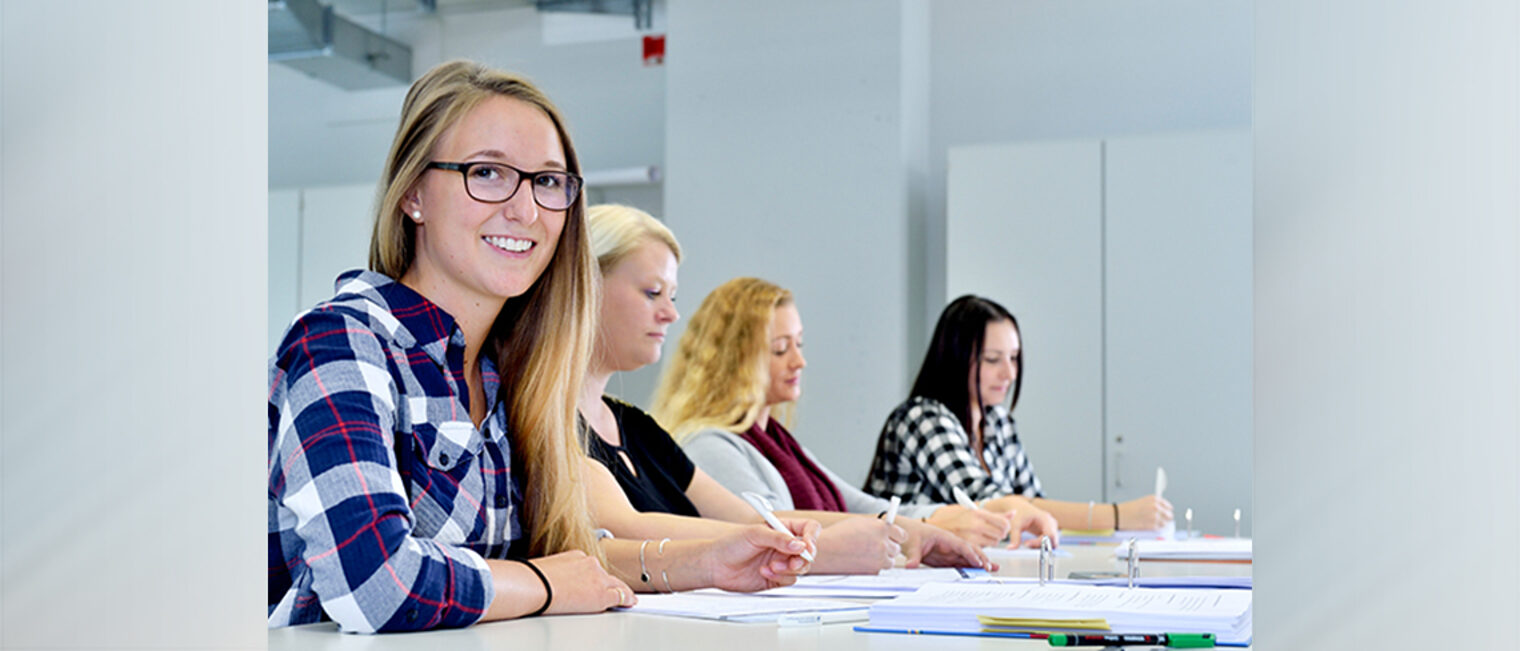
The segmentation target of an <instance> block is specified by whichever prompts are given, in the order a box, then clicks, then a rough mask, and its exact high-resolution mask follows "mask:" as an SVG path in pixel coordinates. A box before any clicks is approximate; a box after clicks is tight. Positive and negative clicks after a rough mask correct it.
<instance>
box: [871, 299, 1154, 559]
mask: <svg viewBox="0 0 1520 651" xmlns="http://www.w3.org/2000/svg"><path fill="white" fill-rule="evenodd" d="M1022 366H1023V348H1022V338H1021V337H1020V335H1019V324H1018V321H1017V320H1016V319H1014V317H1013V314H1011V313H1010V312H1009V311H1008V310H1007V309H1005V308H1004V307H1003V306H1001V305H999V304H997V303H996V302H994V301H991V300H988V299H985V298H981V297H979V296H971V295H967V296H962V297H960V298H958V299H955V301H953V302H951V303H950V305H949V306H947V307H945V311H944V312H943V313H942V314H940V318H939V323H938V324H936V325H935V326H934V336H933V338H932V340H931V341H930V343H929V352H928V353H927V354H926V355H925V356H924V363H923V366H921V367H920V368H919V371H918V379H917V380H915V381H914V383H913V393H912V395H910V396H909V397H908V399H907V400H906V401H904V402H903V403H902V404H900V405H898V406H897V408H896V409H894V410H892V414H891V415H890V416H888V417H887V422H886V424H885V425H883V426H882V429H881V437H880V438H879V439H878V440H877V443H876V456H875V458H874V459H873V460H872V461H871V472H870V475H869V476H868V477H867V479H866V486H865V489H866V492H869V493H874V494H876V495H881V496H883V497H886V496H891V495H897V496H899V497H901V498H903V499H904V501H909V502H952V501H954V500H955V490H956V489H960V490H961V491H963V492H965V493H966V495H968V496H970V497H971V498H972V499H973V500H978V501H983V500H985V501H996V500H997V499H999V498H1001V497H1004V496H1008V495H1020V496H1024V497H1028V498H1031V499H1032V500H1033V501H1034V503H1035V505H1036V506H1038V507H1040V508H1042V509H1045V510H1046V511H1048V512H1049V513H1050V514H1051V515H1053V516H1055V518H1056V521H1057V522H1059V523H1060V525H1061V527H1062V528H1065V529H1130V530H1139V529H1159V528H1161V527H1162V526H1163V525H1165V523H1167V522H1169V521H1171V519H1172V505H1171V503H1169V502H1167V501H1166V500H1165V499H1162V498H1160V497H1157V496H1155V495H1147V496H1145V497H1141V498H1139V499H1135V500H1130V501H1128V502H1121V503H1118V504H1097V503H1093V502H1062V501H1058V500H1051V499H1046V498H1045V494H1044V492H1043V491H1042V490H1041V489H1040V480H1039V478H1037V477H1036V476H1035V474H1034V468H1033V467H1032V466H1031V465H1030V463H1029V458H1028V457H1027V456H1026V455H1025V454H1024V447H1023V445H1021V444H1020V443H1019V436H1018V432H1017V431H1016V429H1015V428H1014V423H1013V416H1012V408H1013V407H1012V406H1009V407H1004V406H1003V401H1004V399H1005V398H1007V396H1008V394H1009V392H1010V390H1011V391H1012V393H1013V401H1012V405H1014V406H1016V405H1018V402H1019V389H1020V386H1021V384H1022V382H1021V381H1022V379H1023V377H1022V376H1023V374H1022V373H1021V372H1020V371H1021V369H1022Z"/></svg>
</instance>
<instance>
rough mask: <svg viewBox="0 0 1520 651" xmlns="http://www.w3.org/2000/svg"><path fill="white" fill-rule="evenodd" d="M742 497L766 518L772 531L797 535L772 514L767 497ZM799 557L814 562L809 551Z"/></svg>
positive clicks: (745, 495)
mask: <svg viewBox="0 0 1520 651" xmlns="http://www.w3.org/2000/svg"><path fill="white" fill-rule="evenodd" d="M740 497H743V498H744V501H746V502H749V505H750V508H753V509H755V512H756V513H759V514H760V517H762V518H764V519H765V523H766V524H768V525H770V526H771V528H772V529H775V530H776V531H779V532H781V533H784V534H786V535H788V536H795V535H796V534H793V533H792V532H791V530H790V529H787V528H786V525H784V524H781V520H779V519H777V518H776V514H775V513H771V506H770V501H769V500H767V499H765V496H763V495H760V494H759V493H752V492H750V491H744V493H743V494H742V495H740ZM799 556H802V558H804V559H806V560H807V562H809V563H811V562H813V553H812V552H810V551H808V550H807V549H803V550H802V553H801V554H799Z"/></svg>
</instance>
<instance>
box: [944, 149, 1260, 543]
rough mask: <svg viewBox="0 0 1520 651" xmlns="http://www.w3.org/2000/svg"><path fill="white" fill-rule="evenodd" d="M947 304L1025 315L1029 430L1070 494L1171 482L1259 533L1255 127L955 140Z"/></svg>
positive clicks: (1042, 463)
mask: <svg viewBox="0 0 1520 651" xmlns="http://www.w3.org/2000/svg"><path fill="white" fill-rule="evenodd" d="M948 170H949V179H948V186H947V188H948V202H949V203H948V206H947V233H946V243H947V247H948V252H947V256H946V257H947V270H946V271H947V273H946V281H947V290H948V291H947V296H949V297H951V298H953V297H955V296H959V295H961V294H965V293H976V294H982V295H986V296H988V297H991V298H993V299H995V300H997V301H999V302H1001V303H1003V304H1004V305H1005V306H1007V307H1008V308H1009V310H1010V311H1012V312H1013V313H1014V314H1015V315H1016V316H1018V317H1019V323H1020V326H1021V327H1022V329H1023V334H1024V340H1025V341H1024V346H1025V352H1024V355H1025V366H1026V368H1025V373H1026V376H1025V384H1024V390H1023V391H1024V393H1023V396H1022V397H1021V398H1020V404H1019V407H1018V409H1017V411H1016V412H1015V416H1016V417H1017V419H1018V423H1019V430H1020V434H1021V436H1022V438H1023V439H1024V441H1025V445H1026V446H1027V448H1028V450H1029V454H1030V457H1031V459H1032V460H1033V462H1034V464H1035V469H1036V471H1037V472H1038V473H1039V475H1040V479H1041V482H1042V483H1043V484H1044V485H1045V487H1046V491H1047V493H1048V494H1049V495H1050V496H1051V497H1054V498H1056V499H1066V500H1073V501H1083V500H1088V499H1097V500H1108V501H1115V500H1121V501H1122V500H1125V499H1130V498H1134V497H1138V496H1140V495H1144V494H1146V493H1149V492H1151V490H1152V489H1153V480H1154V477H1155V469H1156V466H1157V465H1162V466H1165V467H1166V469H1167V474H1168V475H1169V488H1168V490H1167V497H1168V499H1170V500H1171V501H1172V502H1173V503H1174V504H1175V505H1176V506H1177V508H1178V510H1179V513H1178V516H1179V518H1180V517H1181V510H1182V509H1185V508H1188V507H1191V508H1192V509H1193V511H1194V524H1195V527H1197V528H1199V529H1201V530H1206V531H1209V532H1212V533H1226V534H1227V533H1231V532H1232V531H1233V519H1232V517H1231V515H1232V512H1233V510H1234V509H1236V508H1239V509H1241V510H1242V512H1243V519H1244V521H1245V523H1246V524H1245V525H1243V533H1246V534H1249V518H1250V512H1251V510H1250V506H1251V422H1252V419H1251V416H1252V414H1251V409H1252V401H1251V400H1252V398H1251V372H1252V357H1251V354H1252V330H1251V328H1252V315H1251V301H1252V293H1251V292H1252V260H1251V251H1252V247H1251V141H1250V135H1249V133H1248V132H1245V131H1216V132H1197V133H1182V134H1164V135H1156V136H1145V137H1126V138H1116V139H1109V140H1105V141H1098V140H1087V141H1067V142H1052V143H1018V144H1008V145H982V146H974V147H960V148H953V149H951V151H950V159H949V165H948Z"/></svg>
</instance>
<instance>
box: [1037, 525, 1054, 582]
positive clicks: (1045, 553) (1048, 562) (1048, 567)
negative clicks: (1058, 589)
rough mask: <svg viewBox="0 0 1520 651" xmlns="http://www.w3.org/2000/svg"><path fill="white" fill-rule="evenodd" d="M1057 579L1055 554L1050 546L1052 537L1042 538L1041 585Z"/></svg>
mask: <svg viewBox="0 0 1520 651" xmlns="http://www.w3.org/2000/svg"><path fill="white" fill-rule="evenodd" d="M1055 578H1056V559H1055V552H1054V550H1053V549H1052V548H1051V546H1050V536H1040V585H1041V586H1044V585H1045V582H1046V581H1054V580H1055Z"/></svg>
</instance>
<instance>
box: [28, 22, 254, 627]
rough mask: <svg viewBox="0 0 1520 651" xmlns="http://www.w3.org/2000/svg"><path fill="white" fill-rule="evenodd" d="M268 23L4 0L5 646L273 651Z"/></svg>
mask: <svg viewBox="0 0 1520 651" xmlns="http://www.w3.org/2000/svg"><path fill="white" fill-rule="evenodd" d="M265 16H266V14H265V9H264V7H262V6H258V5H254V4H252V3H221V2H215V3H213V2H201V1H199V0H179V1H170V0H153V1H149V2H136V3H130V4H126V3H112V2H83V1H77V0H76V1H60V2H6V3H4V4H3V5H0V170H3V173H0V215H3V221H0V360H3V364H0V647H4V648H7V649H21V648H54V649H56V648H125V647H135V648H155V649H169V648H222V649H230V648H263V647H264V642H265V640H264V625H263V623H262V621H261V619H262V618H261V616H260V613H262V612H264V608H263V607H262V606H261V605H260V601H262V600H263V599H262V598H263V596H264V593H265V589H264V585H263V584H264V577H265V571H264V569H263V567H261V566H262V564H263V563H262V561H261V560H260V559H262V558H264V557H265V555H264V554H261V553H259V543H260V542H261V541H262V540H263V539H264V536H263V535H262V534H260V533H259V529H260V527H259V520H260V518H259V514H261V513H262V512H263V509H260V508H259V497H260V495H259V493H260V492H261V491H260V490H259V489H258V486H259V484H260V481H261V479H262V477H263V464H262V463H261V462H260V459H261V458H263V455H261V454H260V450H259V448H260V447H261V446H260V443H262V442H263V441H264V440H265V436H264V433H263V430H264V429H265V428H264V425H263V423H264V421H265V419H266V416H265V410H264V408H263V406H262V405H261V404H260V402H261V400H260V398H261V397H262V396H263V395H265V381H264V378H265V375H266V370H265V367H264V355H263V350H262V349H263V342H264V333H263V331H264V324H265V320H264V285H265V282H266V269H265V264H266V259H265V252H264V237H265V216H264V210H265V197H266V188H265V184H264V178H263V177H264V170H265V168H266V161H265V146H266V140H265V138H266V136H265V124H266V115H265V99H264V94H265V65H266V64H265V61H264V52H263V51H264V44H265V42H266V39H267V37H266V35H265ZM187 80H190V81H193V83H187Z"/></svg>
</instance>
